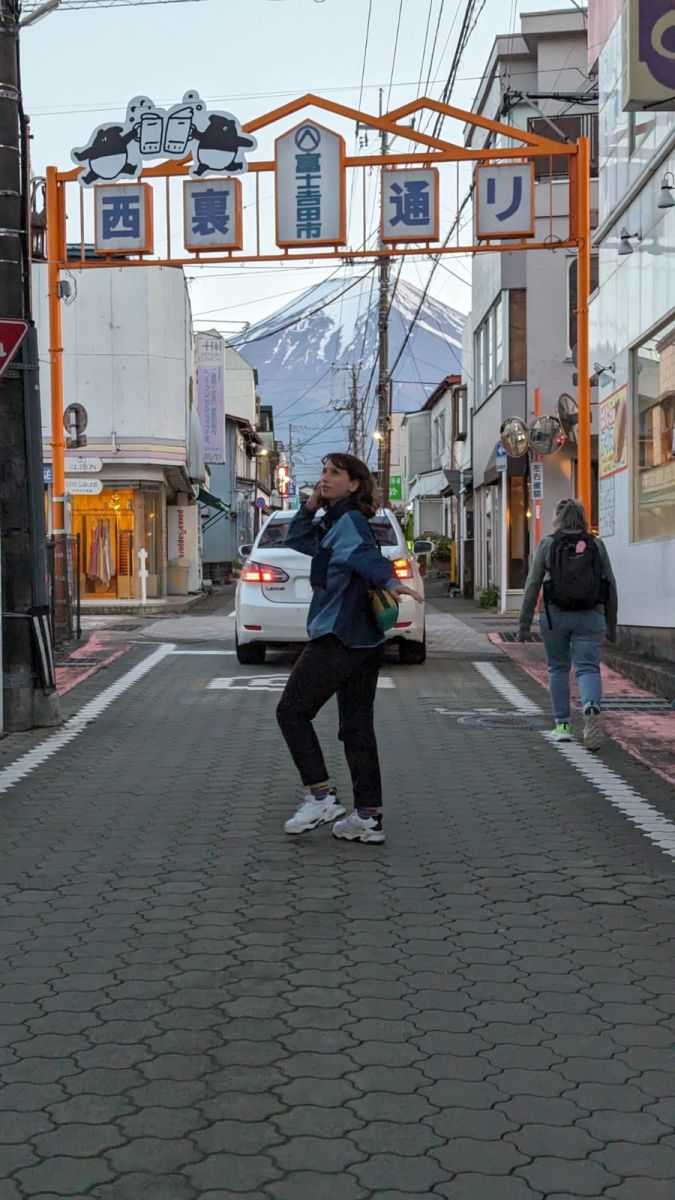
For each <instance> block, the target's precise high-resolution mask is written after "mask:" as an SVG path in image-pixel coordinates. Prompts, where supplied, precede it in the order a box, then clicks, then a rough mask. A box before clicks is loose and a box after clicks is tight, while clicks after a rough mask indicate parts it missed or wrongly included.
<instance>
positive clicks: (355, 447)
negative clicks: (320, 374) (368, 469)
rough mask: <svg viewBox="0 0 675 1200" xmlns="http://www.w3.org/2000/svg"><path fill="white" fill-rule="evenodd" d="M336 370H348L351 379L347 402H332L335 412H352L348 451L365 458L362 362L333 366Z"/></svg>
mask: <svg viewBox="0 0 675 1200" xmlns="http://www.w3.org/2000/svg"><path fill="white" fill-rule="evenodd" d="M333 370H334V371H335V372H337V371H348V372H349V375H350V380H349V395H348V397H347V400H346V402H345V403H342V404H341V403H339V401H333V403H332V404H331V407H332V409H333V410H334V412H348V413H349V414H350V418H351V419H350V423H349V434H348V442H347V451H348V453H350V454H355V455H356V457H357V458H363V440H364V439H363V411H362V409H361V411H360V406H359V374H360V371H361V363H350V364H349V366H341V367H333Z"/></svg>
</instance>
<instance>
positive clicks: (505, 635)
mask: <svg viewBox="0 0 675 1200" xmlns="http://www.w3.org/2000/svg"><path fill="white" fill-rule="evenodd" d="M497 632H498V634H499V640H500V642H517V641H518V634H517V633H513V632H510V631H509V632H505V631H504V630H503V629H499V630H497ZM541 640H542V636H541V634H540V633H530V634H528V635H527V637H526V638H525V641H526V642H541Z"/></svg>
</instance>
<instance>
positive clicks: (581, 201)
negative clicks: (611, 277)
mask: <svg viewBox="0 0 675 1200" xmlns="http://www.w3.org/2000/svg"><path fill="white" fill-rule="evenodd" d="M577 147H578V151H579V153H578V159H577V166H578V172H577V182H578V192H577V236H578V238H579V249H578V259H577V261H578V269H577V371H578V373H579V388H578V400H579V461H578V465H577V495H578V497H579V499H580V500H581V503H582V504H583V506H584V508H585V509H586V514H587V516H588V523H589V525H590V523H591V519H592V496H591V379H590V374H589V354H590V347H589V330H588V301H589V296H590V292H591V158H590V144H589V141H588V138H584V137H582V138H579V139H578V141H577Z"/></svg>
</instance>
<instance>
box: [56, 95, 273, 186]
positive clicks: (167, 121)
mask: <svg viewBox="0 0 675 1200" xmlns="http://www.w3.org/2000/svg"><path fill="white" fill-rule="evenodd" d="M257 144H258V143H257V140H256V139H255V138H254V137H250V136H249V135H248V134H245V133H243V131H242V128H241V125H240V124H239V121H238V120H237V118H236V117H234V116H233V115H232V113H228V112H218V111H217V112H212V113H209V112H208V111H207V108H206V104H205V103H204V101H203V100H202V99H201V98H200V96H199V93H198V92H196V91H189V92H186V93H185V95H184V96H183V100H182V101H181V103H180V104H174V105H173V106H172V108H170V109H163V108H160V107H158V105H156V104H154V103H153V101H152V100H151V99H150V97H149V96H135V97H134V99H133V100H131V101H130V102H129V104H128V105H127V112H126V118H125V121H124V123H123V124H120V123H119V122H117V123H115V124H106V125H99V126H98V128H97V129H95V130H94V131H93V133H92V135H91V137H90V139H89V142H88V143H87V145H86V146H78V147H77V148H76V149H74V150H72V151H71V155H70V157H71V159H72V160H73V162H74V163H76V164H77V165H78V166H79V167H81V168H82V169H81V171H80V174H79V177H78V178H79V182H80V184H81V185H82V186H83V187H92V186H94V185H95V184H97V183H112V182H114V181H115V180H117V179H121V178H124V179H136V178H138V176H139V175H140V173H141V170H142V167H143V161H144V160H145V159H156V158H169V159H174V160H176V159H178V160H182V159H185V158H186V157H188V156H190V157H191V158H192V166H191V169H190V174H191V175H193V176H196V177H198V178H199V177H201V176H202V175H206V174H210V175H241V174H243V173H244V172H245V171H246V170H248V163H247V161H246V155H245V152H246V151H248V150H254V149H255V148H256V146H257ZM242 152H244V153H242Z"/></svg>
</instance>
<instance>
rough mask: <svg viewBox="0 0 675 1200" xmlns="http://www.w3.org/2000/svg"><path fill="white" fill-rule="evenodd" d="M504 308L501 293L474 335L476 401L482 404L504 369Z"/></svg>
mask: <svg viewBox="0 0 675 1200" xmlns="http://www.w3.org/2000/svg"><path fill="white" fill-rule="evenodd" d="M504 308H505V300H504V294H503V293H502V294H501V295H500V296H499V298H498V299H497V300H496V302H495V303H494V304H493V305H492V308H491V309H490V310H489V311H488V313H487V315H486V316H485V318H484V320H483V321H482V322H481V324H480V325H479V327H478V329H477V330H476V333H475V336H474V355H475V358H474V361H475V381H476V402H477V403H478V404H482V402H483V401H484V400H486V399H487V397H488V396H489V395H490V394H491V393H492V392H494V391H495V389H496V388H498V387H499V385H500V384H501V383H503V381H504V378H505V369H504V366H505V365H504Z"/></svg>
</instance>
